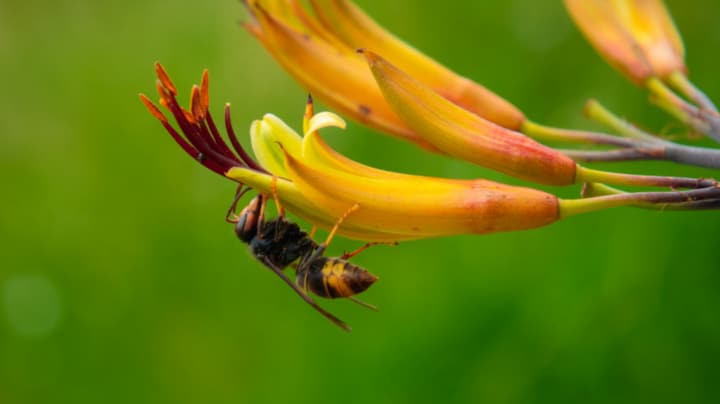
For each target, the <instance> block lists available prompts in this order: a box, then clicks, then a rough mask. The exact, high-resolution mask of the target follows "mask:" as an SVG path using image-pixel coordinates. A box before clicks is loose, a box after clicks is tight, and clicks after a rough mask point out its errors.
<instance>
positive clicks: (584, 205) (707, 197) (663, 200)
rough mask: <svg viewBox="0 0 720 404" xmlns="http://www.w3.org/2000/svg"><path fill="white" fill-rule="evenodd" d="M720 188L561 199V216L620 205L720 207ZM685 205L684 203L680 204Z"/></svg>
mask: <svg viewBox="0 0 720 404" xmlns="http://www.w3.org/2000/svg"><path fill="white" fill-rule="evenodd" d="M719 200H720V188H718V187H716V186H714V187H708V188H703V189H695V190H692V191H683V192H677V191H672V192H635V193H618V194H612V195H604V196H597V197H592V198H584V199H561V200H560V202H559V209H560V213H559V215H560V218H566V217H569V216H574V215H578V214H581V213H588V212H595V211H598V210H603V209H609V208H615V207H619V206H638V205H659V208H662V207H663V206H665V205H666V204H674V203H680V204H685V205H684V206H686V207H691V206H693V205H692V204H693V203H695V204H696V205H695V206H696V209H699V208H702V209H709V208H715V209H717V208H720V202H719ZM680 206H683V205H680Z"/></svg>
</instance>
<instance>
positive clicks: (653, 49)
mask: <svg viewBox="0 0 720 404" xmlns="http://www.w3.org/2000/svg"><path fill="white" fill-rule="evenodd" d="M565 6H566V7H567V9H568V11H569V12H570V15H571V16H572V18H573V20H574V21H575V23H576V24H577V26H578V27H579V28H580V30H581V31H582V32H583V34H584V35H585V37H587V39H588V40H589V41H590V43H591V44H592V45H593V46H594V47H595V49H596V50H597V51H598V52H599V53H600V54H601V55H602V56H603V57H604V58H605V59H606V60H607V61H608V62H609V63H610V64H611V65H612V66H613V67H615V68H616V69H618V70H619V71H621V72H622V73H623V74H624V75H626V76H627V77H628V78H629V79H630V80H632V81H634V82H635V83H637V84H645V82H646V81H647V80H648V79H649V78H651V77H658V78H661V79H666V78H668V76H670V75H671V74H673V73H678V72H685V70H686V68H685V62H684V59H685V48H684V46H683V43H682V39H681V38H680V34H679V33H678V31H677V29H676V28H675V24H674V23H673V20H672V18H671V17H670V14H668V12H667V9H666V8H665V6H664V4H663V2H662V1H661V0H565Z"/></svg>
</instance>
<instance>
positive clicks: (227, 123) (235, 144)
mask: <svg viewBox="0 0 720 404" xmlns="http://www.w3.org/2000/svg"><path fill="white" fill-rule="evenodd" d="M225 130H226V131H227V133H228V137H229V138H230V143H232V146H233V148H234V149H235V151H236V152H237V154H238V155H239V156H240V158H242V160H243V161H244V162H245V164H247V165H248V167H250V168H252V169H253V170H257V171H261V172H264V173H267V170H265V169H264V168H262V167H260V166H259V165H258V164H257V163H256V162H255V161H254V160H253V159H252V158H251V157H250V156H249V155H248V154H247V153H246V152H245V149H244V148H243V147H242V145H241V144H240V142H239V141H238V138H237V136H236V135H235V130H234V129H233V126H232V119H230V104H229V103H228V104H225Z"/></svg>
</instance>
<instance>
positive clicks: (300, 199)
mask: <svg viewBox="0 0 720 404" xmlns="http://www.w3.org/2000/svg"><path fill="white" fill-rule="evenodd" d="M226 177H227V178H230V179H232V180H235V181H238V182H241V183H243V184H245V185H247V186H249V187H252V188H254V189H256V190H258V191H259V192H262V193H264V194H266V195H272V183H273V177H272V176H270V175H267V174H263V173H259V172H257V171H254V170H250V169H247V168H242V167H235V168H232V169H230V171H228V172H227V173H226ZM276 189H277V193H278V198H279V199H280V200H281V201H282V204H283V207H285V208H286V209H287V210H288V211H290V212H292V213H294V214H296V215H298V216H299V217H300V218H302V219H303V220H306V221H308V222H310V223H312V224H315V225H317V226H319V227H321V228H324V229H326V230H328V229H331V228H332V227H333V225H334V224H335V222H336V221H337V217H338V216H336V217H333V216H330V215H328V214H327V213H326V212H325V211H323V210H322V209H319V208H318V207H317V206H316V205H314V204H313V203H312V202H311V201H310V200H308V199H307V198H305V196H304V195H303V194H302V193H300V191H299V190H298V189H297V187H296V186H295V185H294V184H293V183H292V182H290V181H288V180H284V179H282V178H277V179H276ZM338 233H339V234H341V235H343V236H345V237H348V238H352V239H355V240H364V241H386V242H392V241H402V240H409V239H413V238H414V237H411V236H410V235H403V234H392V233H389V232H386V231H382V230H379V231H372V230H369V229H367V228H366V227H364V226H359V227H358V226H354V225H352V224H348V223H345V224H344V225H343V226H341V228H340V229H339V230H338Z"/></svg>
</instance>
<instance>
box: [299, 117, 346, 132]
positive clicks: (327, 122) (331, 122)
mask: <svg viewBox="0 0 720 404" xmlns="http://www.w3.org/2000/svg"><path fill="white" fill-rule="evenodd" d="M345 126H346V125H345V120H344V119H342V118H340V116H338V115H337V114H334V113H332V112H326V111H324V112H319V113H317V114H315V115H313V117H312V118H310V121H309V122H308V127H307V128H306V129H305V135H306V136H307V134H308V133H313V132H315V131H318V130H320V129H323V128H329V127H336V128H340V129H345Z"/></svg>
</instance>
